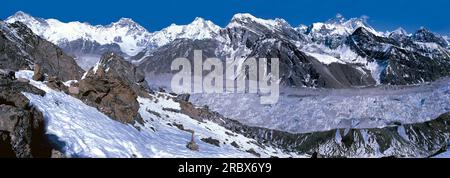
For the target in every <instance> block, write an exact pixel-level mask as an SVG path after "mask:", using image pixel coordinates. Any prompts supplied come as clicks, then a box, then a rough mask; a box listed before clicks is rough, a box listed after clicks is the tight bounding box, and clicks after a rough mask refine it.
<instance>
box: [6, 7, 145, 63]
mask: <svg viewBox="0 0 450 178" xmlns="http://www.w3.org/2000/svg"><path fill="white" fill-rule="evenodd" d="M15 21H20V22H22V23H24V24H25V25H27V26H28V27H29V28H30V29H31V30H32V31H33V32H34V33H36V34H37V35H39V36H41V37H43V38H44V39H46V40H48V41H50V42H52V43H54V44H60V43H63V42H69V41H74V40H77V39H84V40H90V41H95V42H98V43H99V44H101V45H105V44H113V43H116V44H118V45H119V46H120V48H121V50H122V51H123V52H125V53H126V54H128V55H130V56H133V55H136V54H137V53H139V52H140V51H142V50H143V49H145V47H147V43H148V42H147V40H148V38H149V37H150V33H149V32H148V31H147V30H146V29H145V28H144V27H142V26H140V25H139V24H137V23H136V22H134V21H133V20H131V19H129V18H121V19H120V20H119V21H117V22H114V23H111V24H110V25H106V26H102V25H96V26H93V25H90V24H88V23H81V22H68V23H64V22H61V21H59V20H56V19H46V20H45V19H37V18H34V17H32V16H30V15H28V14H24V13H23V12H18V13H16V15H14V16H11V17H9V18H8V19H7V20H6V22H8V23H13V22H15ZM118 39H120V40H118Z"/></svg>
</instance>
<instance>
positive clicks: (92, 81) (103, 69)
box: [78, 53, 149, 123]
mask: <svg viewBox="0 0 450 178" xmlns="http://www.w3.org/2000/svg"><path fill="white" fill-rule="evenodd" d="M148 92H149V90H148V89H147V83H146V81H145V80H144V76H143V74H142V72H140V71H139V70H137V69H136V68H135V67H134V66H133V65H132V64H130V63H128V62H126V61H125V60H124V59H123V58H122V57H120V56H119V55H116V54H114V53H106V54H104V55H103V56H102V58H101V59H100V61H99V62H98V64H97V65H96V66H95V67H93V68H91V70H89V71H88V72H87V73H86V74H85V76H84V77H83V79H82V80H81V81H80V82H79V94H78V97H79V98H80V99H81V100H83V101H85V103H87V104H88V105H91V106H94V107H96V108H97V109H98V110H99V111H101V112H103V113H105V114H106V115H108V116H110V117H111V118H113V119H115V120H118V121H120V122H122V123H135V122H140V123H141V122H142V118H141V116H140V115H139V113H138V110H139V103H138V102H137V100H136V99H137V97H138V96H143V97H146V96H148Z"/></svg>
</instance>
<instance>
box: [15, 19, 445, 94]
mask: <svg viewBox="0 0 450 178" xmlns="http://www.w3.org/2000/svg"><path fill="white" fill-rule="evenodd" d="M15 21H20V22H22V23H24V24H25V25H27V26H28V27H29V28H30V29H32V30H33V32H34V33H36V34H38V35H39V36H41V37H42V38H44V39H46V40H48V41H50V42H52V43H54V44H56V45H58V46H59V47H61V48H62V49H63V50H64V51H65V52H66V53H68V54H70V55H72V56H74V57H75V58H76V60H77V61H78V63H79V64H80V66H82V67H83V68H84V69H85V70H87V69H89V68H90V67H92V66H93V65H95V63H96V62H97V61H98V59H99V58H100V55H101V54H103V53H104V52H106V51H113V52H116V53H120V54H122V55H123V56H124V57H125V58H127V59H129V60H130V61H131V62H132V63H134V64H135V65H137V66H138V67H139V68H141V69H143V70H144V71H145V72H146V73H147V74H154V73H157V74H170V73H173V72H172V71H170V64H171V61H172V60H174V59H175V58H176V57H189V56H191V58H192V55H193V54H192V51H193V50H194V49H201V50H203V55H204V56H205V57H219V58H221V59H223V60H224V62H225V59H226V58H243V59H245V58H248V57H266V58H269V59H270V58H272V57H278V58H280V62H281V66H280V74H281V78H282V83H283V84H285V85H287V86H296V87H325V88H348V87H361V86H373V85H379V84H389V85H408V84H418V83H422V82H428V81H434V80H436V79H438V78H440V77H443V76H447V75H448V74H449V73H450V71H449V70H448V69H449V67H450V66H449V64H450V62H449V61H450V52H449V51H448V47H449V43H448V38H447V37H442V36H440V35H438V34H435V33H433V32H430V31H429V30H427V29H426V28H420V29H418V30H417V31H416V32H414V33H413V34H408V33H407V32H406V31H405V30H403V29H401V28H400V29H397V30H395V31H392V32H384V33H383V32H378V31H376V30H375V29H374V28H372V27H371V26H370V25H369V24H368V23H367V22H366V18H365V17H361V18H351V19H345V18H344V17H343V16H342V15H340V14H338V15H336V17H335V18H332V19H330V20H328V21H326V22H318V23H313V24H311V25H309V26H305V25H300V26H298V27H292V26H291V25H290V24H289V23H288V22H286V21H285V20H283V19H274V20H265V19H260V18H257V17H254V16H252V15H251V14H236V15H234V16H233V18H232V19H231V21H230V23H229V24H228V25H227V26H226V27H223V28H222V27H219V26H217V25H215V24H214V23H213V22H211V21H208V20H204V19H202V18H196V19H195V20H194V21H193V22H192V23H190V24H188V25H175V24H172V25H170V26H169V27H167V28H164V29H162V30H160V31H156V32H149V31H148V30H146V29H145V28H144V27H142V26H141V25H139V24H137V23H136V22H134V21H133V20H131V19H128V18H122V19H120V20H119V21H118V22H114V23H111V24H109V25H106V26H101V25H97V26H92V25H89V24H87V23H80V22H69V23H63V22H60V21H58V20H56V19H41V18H35V17H32V16H30V15H28V14H26V13H24V12H17V13H16V14H14V15H13V16H10V17H9V18H7V19H6V22H9V23H11V22H15ZM166 54H171V55H166Z"/></svg>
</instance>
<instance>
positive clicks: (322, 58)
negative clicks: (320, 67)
mask: <svg viewBox="0 0 450 178" xmlns="http://www.w3.org/2000/svg"><path fill="white" fill-rule="evenodd" d="M306 54H307V55H309V56H312V57H314V58H315V59H317V60H318V61H319V62H321V63H323V64H327V65H329V64H331V63H343V62H342V61H341V60H339V59H336V58H335V57H333V56H330V55H325V54H317V53H308V52H306Z"/></svg>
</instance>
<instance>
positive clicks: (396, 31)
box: [386, 27, 409, 36]
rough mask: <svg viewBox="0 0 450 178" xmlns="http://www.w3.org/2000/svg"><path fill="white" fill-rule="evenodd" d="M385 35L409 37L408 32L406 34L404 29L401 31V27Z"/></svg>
mask: <svg viewBox="0 0 450 178" xmlns="http://www.w3.org/2000/svg"><path fill="white" fill-rule="evenodd" d="M386 34H389V36H393V35H396V36H398V35H400V36H409V34H408V32H406V30H405V29H403V28H402V27H398V28H397V29H395V30H394V31H392V32H387V33H386Z"/></svg>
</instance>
